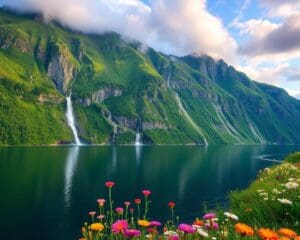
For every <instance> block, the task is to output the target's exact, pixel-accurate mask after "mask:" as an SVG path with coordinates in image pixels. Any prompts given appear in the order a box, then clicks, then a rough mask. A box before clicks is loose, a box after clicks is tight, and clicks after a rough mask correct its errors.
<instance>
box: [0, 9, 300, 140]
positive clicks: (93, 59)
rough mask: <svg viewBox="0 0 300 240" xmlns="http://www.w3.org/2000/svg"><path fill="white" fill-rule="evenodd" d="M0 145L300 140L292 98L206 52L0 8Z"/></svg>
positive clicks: (299, 107) (299, 108) (299, 115)
mask: <svg viewBox="0 0 300 240" xmlns="http://www.w3.org/2000/svg"><path fill="white" fill-rule="evenodd" d="M0 36H1V37H0V63H1V69H0V79H1V84H0V93H1V95H0V98H1V99H0V100H1V101H0V104H1V109H0V144H50V143H56V142H70V141H72V133H71V131H70V129H69V128H68V126H67V124H66V119H65V106H66V102H65V96H67V95H69V94H70V93H72V100H73V106H74V109H75V115H76V120H77V121H76V124H77V129H78V132H79V135H80V138H81V139H82V140H83V141H85V142H88V143H97V144H103V143H112V142H116V143H133V142H134V140H135V134H136V132H141V135H142V140H143V142H144V143H150V144H206V143H209V144H222V143H235V144H254V143H299V142H300V124H299V120H298V119H300V101H298V100H296V99H294V98H292V97H290V96H288V94H287V93H286V92H285V91H283V90H282V89H279V88H276V87H273V86H269V85H265V84H261V83H257V82H254V81H251V80H250V79H249V78H248V77H247V76H246V75H244V74H243V73H240V72H237V71H236V70H235V69H234V68H233V67H231V66H228V65H227V64H226V63H225V62H223V61H222V60H221V61H215V60H213V59H212V58H210V57H208V56H201V57H195V56H186V57H181V58H179V57H174V56H166V55H164V54H161V53H158V52H156V51H155V50H154V49H151V48H148V49H144V47H143V46H142V45H141V44H140V43H138V42H134V41H125V40H124V39H122V37H120V36H119V35H117V34H114V33H110V34H103V35H88V34H82V33H76V32H72V31H71V30H68V29H65V28H62V27H61V26H60V25H59V24H56V23H48V24H46V23H43V21H42V20H41V18H40V17H39V16H38V15H16V14H14V13H11V12H7V11H4V10H1V11H0Z"/></svg>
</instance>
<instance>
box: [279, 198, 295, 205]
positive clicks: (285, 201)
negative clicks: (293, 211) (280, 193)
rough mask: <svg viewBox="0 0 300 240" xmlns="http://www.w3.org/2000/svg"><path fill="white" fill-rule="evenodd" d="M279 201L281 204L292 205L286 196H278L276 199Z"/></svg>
mask: <svg viewBox="0 0 300 240" xmlns="http://www.w3.org/2000/svg"><path fill="white" fill-rule="evenodd" d="M277 200H278V201H279V202H281V203H282V204H288V205H293V202H292V201H290V200H288V199H286V198H278V199H277Z"/></svg>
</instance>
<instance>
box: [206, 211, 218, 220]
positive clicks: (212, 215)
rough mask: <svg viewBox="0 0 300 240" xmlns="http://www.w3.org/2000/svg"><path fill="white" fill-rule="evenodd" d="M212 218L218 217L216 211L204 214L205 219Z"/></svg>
mask: <svg viewBox="0 0 300 240" xmlns="http://www.w3.org/2000/svg"><path fill="white" fill-rule="evenodd" d="M212 218H216V214H215V213H206V214H205V215H204V216H203V219H205V220H208V219H212Z"/></svg>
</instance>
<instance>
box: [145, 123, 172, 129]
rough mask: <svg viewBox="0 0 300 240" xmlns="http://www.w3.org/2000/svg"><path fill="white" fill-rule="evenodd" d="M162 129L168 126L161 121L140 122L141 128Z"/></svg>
mask: <svg viewBox="0 0 300 240" xmlns="http://www.w3.org/2000/svg"><path fill="white" fill-rule="evenodd" d="M152 129H164V130H167V129H168V126H167V125H166V124H164V123H161V122H142V130H152Z"/></svg>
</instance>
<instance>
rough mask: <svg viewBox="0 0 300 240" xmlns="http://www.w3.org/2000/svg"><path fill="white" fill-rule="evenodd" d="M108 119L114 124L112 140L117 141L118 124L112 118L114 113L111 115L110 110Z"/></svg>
mask: <svg viewBox="0 0 300 240" xmlns="http://www.w3.org/2000/svg"><path fill="white" fill-rule="evenodd" d="M107 120H108V121H109V122H110V123H111V125H112V126H113V136H112V142H113V143H114V142H116V135H117V132H118V126H117V124H116V123H115V122H114V121H113V119H112V115H111V112H110V111H109V112H108V117H107Z"/></svg>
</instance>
